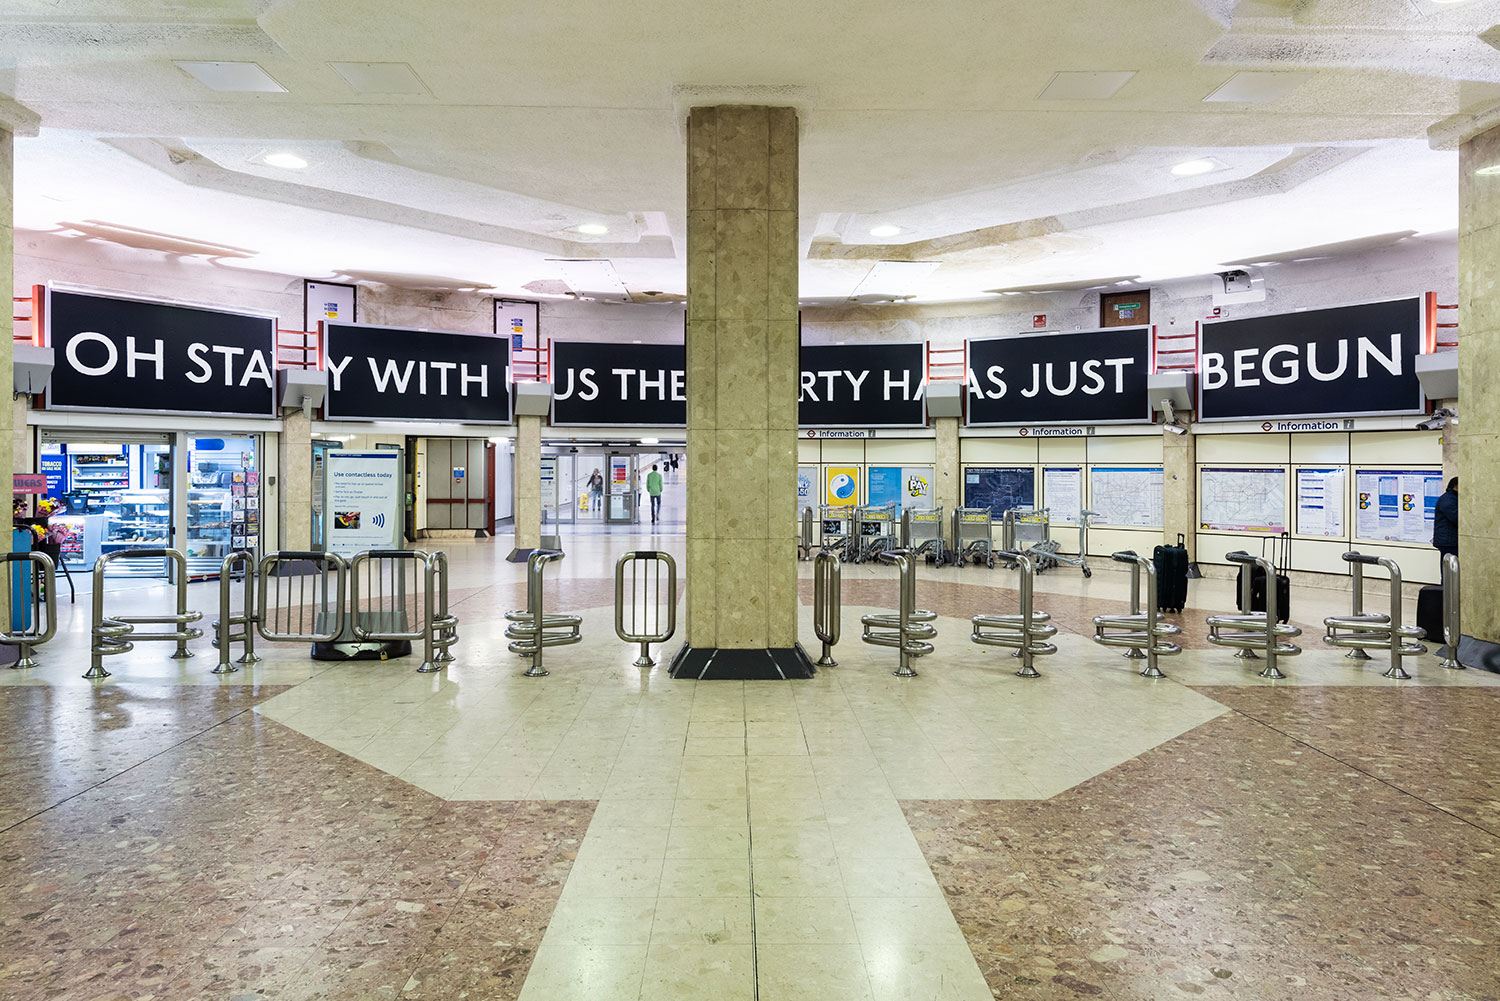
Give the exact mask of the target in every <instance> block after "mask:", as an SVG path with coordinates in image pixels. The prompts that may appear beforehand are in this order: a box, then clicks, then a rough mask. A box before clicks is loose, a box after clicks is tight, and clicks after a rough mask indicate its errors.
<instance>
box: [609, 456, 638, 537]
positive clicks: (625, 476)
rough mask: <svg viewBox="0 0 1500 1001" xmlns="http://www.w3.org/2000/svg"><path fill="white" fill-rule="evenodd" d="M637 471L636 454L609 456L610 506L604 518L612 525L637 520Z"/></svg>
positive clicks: (627, 523) (625, 523) (626, 523)
mask: <svg viewBox="0 0 1500 1001" xmlns="http://www.w3.org/2000/svg"><path fill="white" fill-rule="evenodd" d="M635 472H636V457H635V456H634V455H611V456H610V457H609V482H608V483H607V484H606V489H607V490H608V497H607V500H608V506H607V507H606V508H605V519H604V520H605V521H607V522H608V523H609V524H611V525H629V524H631V523H632V522H634V521H635V520H636V498H635V493H636V489H635Z"/></svg>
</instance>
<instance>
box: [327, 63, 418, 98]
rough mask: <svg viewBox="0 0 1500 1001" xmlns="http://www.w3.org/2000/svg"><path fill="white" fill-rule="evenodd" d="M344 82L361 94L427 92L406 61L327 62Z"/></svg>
mask: <svg viewBox="0 0 1500 1001" xmlns="http://www.w3.org/2000/svg"><path fill="white" fill-rule="evenodd" d="M328 65H329V66H330V67H331V68H332V69H333V71H334V72H335V73H337V74H338V75H339V76H341V77H343V78H344V82H345V83H347V84H348V85H349V86H350V87H353V88H354V89H355V90H357V91H359V92H360V93H361V94H426V93H429V91H428V90H427V88H426V87H425V86H423V84H422V81H421V80H420V79H418V77H417V74H416V72H415V71H414V70H413V69H412V68H411V67H410V66H409V65H407V64H406V63H329V64H328Z"/></svg>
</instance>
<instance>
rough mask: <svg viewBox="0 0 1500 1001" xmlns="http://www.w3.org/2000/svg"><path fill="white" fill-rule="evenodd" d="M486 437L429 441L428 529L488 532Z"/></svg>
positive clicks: (429, 439) (434, 439)
mask: <svg viewBox="0 0 1500 1001" xmlns="http://www.w3.org/2000/svg"><path fill="white" fill-rule="evenodd" d="M486 444H487V442H486V440H485V439H484V438H428V439H427V527H428V528H462V529H476V530H481V529H482V530H488V529H489V527H490V526H489V525H487V524H485V522H486V521H487V520H488V519H487V515H486V510H487V507H488V496H487V488H488V485H489V479H490V478H489V472H488V468H487V466H486V462H487V461H488V457H487V455H486V452H485V445H486Z"/></svg>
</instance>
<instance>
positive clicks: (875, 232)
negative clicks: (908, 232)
mask: <svg viewBox="0 0 1500 1001" xmlns="http://www.w3.org/2000/svg"><path fill="white" fill-rule="evenodd" d="M870 235H871V236H900V235H901V227H900V226H892V225H890V224H889V223H887V224H885V225H883V226H871V227H870Z"/></svg>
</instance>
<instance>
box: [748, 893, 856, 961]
mask: <svg viewBox="0 0 1500 1001" xmlns="http://www.w3.org/2000/svg"><path fill="white" fill-rule="evenodd" d="M755 941H756V943H757V945H758V946H762V947H763V946H765V945H766V944H767V943H771V944H785V945H794V944H798V943H806V942H817V943H858V942H859V935H858V934H857V933H856V931H855V929H854V917H853V915H852V914H851V913H850V911H849V901H848V900H847V899H846V898H844V897H842V896H837V897H760V898H758V899H757V900H756V902H755ZM761 970H762V974H764V970H765V963H764V956H762V963H761ZM860 973H861V976H863V973H864V970H863V967H861V970H860Z"/></svg>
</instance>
